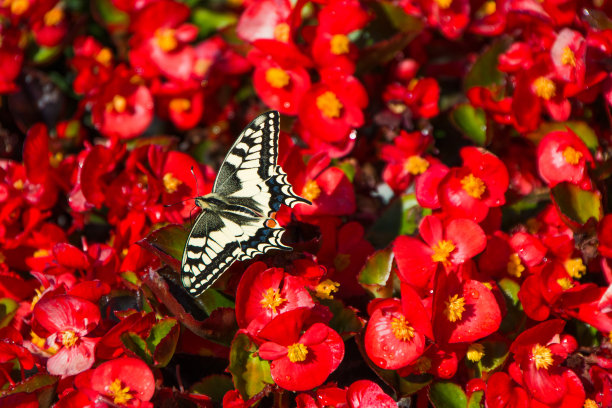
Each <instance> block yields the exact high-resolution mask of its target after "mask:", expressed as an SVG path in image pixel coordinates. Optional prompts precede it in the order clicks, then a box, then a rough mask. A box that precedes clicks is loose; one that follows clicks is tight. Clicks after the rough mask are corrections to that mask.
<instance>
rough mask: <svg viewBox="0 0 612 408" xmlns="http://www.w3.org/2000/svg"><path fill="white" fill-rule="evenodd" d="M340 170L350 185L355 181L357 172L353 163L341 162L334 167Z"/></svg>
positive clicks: (350, 161) (348, 161)
mask: <svg viewBox="0 0 612 408" xmlns="http://www.w3.org/2000/svg"><path fill="white" fill-rule="evenodd" d="M336 167H338V168H339V169H340V170H342V171H343V172H344V174H345V175H346V177H347V178H348V179H349V181H350V182H351V183H352V182H353V180H355V173H356V172H357V169H356V166H355V162H354V161H352V160H343V161H342V162H340V163H338V164H337V165H336Z"/></svg>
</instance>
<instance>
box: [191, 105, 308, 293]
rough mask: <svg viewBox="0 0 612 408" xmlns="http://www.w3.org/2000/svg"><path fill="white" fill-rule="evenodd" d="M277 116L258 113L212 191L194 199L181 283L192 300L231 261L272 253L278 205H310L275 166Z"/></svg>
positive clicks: (278, 246)
mask: <svg viewBox="0 0 612 408" xmlns="http://www.w3.org/2000/svg"><path fill="white" fill-rule="evenodd" d="M279 123H280V119H279V114H278V112H276V111H270V112H266V113H263V114H261V115H259V116H258V117H257V118H255V120H253V121H252V122H251V123H250V124H249V125H248V126H247V127H246V128H245V129H244V130H243V131H242V133H241V134H240V136H238V139H236V142H234V145H233V146H232V147H231V149H230V150H229V152H228V153H227V156H226V157H225V160H224V161H223V163H222V164H221V167H220V168H219V173H218V174H217V178H216V179H215V184H214V186H213V189H212V192H211V193H210V194H207V195H205V196H200V197H196V199H195V203H196V205H197V206H198V207H200V208H201V209H202V211H201V212H200V214H199V215H198V216H197V218H196V220H195V222H194V224H193V227H192V228H191V231H190V233H189V237H188V238H187V241H186V243H185V249H184V250H183V260H182V262H181V281H182V282H183V286H184V287H185V289H187V291H188V292H189V294H191V295H192V296H194V297H195V296H198V295H200V294H201V293H202V292H204V291H205V290H206V289H208V288H209V287H210V286H211V285H212V284H213V282H214V281H215V280H217V279H218V278H219V276H221V274H222V273H223V272H224V271H225V270H226V269H227V268H229V267H230V265H231V264H232V263H234V262H235V261H243V260H246V259H251V258H253V257H254V256H256V255H259V254H263V253H265V252H268V251H269V250H272V249H281V250H289V251H290V250H292V248H291V247H288V246H285V245H283V244H282V243H281V241H280V237H281V235H282V233H283V231H284V230H285V229H284V228H282V227H281V226H280V225H279V224H278V222H277V221H276V220H275V219H274V217H275V215H276V212H277V211H278V210H279V209H280V206H281V204H284V205H287V206H289V207H293V206H294V205H296V204H297V203H304V204H310V201H308V200H306V199H304V198H302V197H300V196H298V195H296V194H295V193H294V192H293V187H292V186H291V184H290V183H289V181H287V174H286V173H285V172H284V171H283V169H282V168H281V167H280V166H279V165H278V164H276V160H277V156H278V132H279Z"/></svg>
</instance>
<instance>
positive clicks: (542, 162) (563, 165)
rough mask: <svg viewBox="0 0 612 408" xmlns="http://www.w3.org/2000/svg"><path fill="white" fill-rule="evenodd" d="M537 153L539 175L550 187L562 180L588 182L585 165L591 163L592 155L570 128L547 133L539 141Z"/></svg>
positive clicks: (585, 183) (579, 182) (582, 183)
mask: <svg viewBox="0 0 612 408" xmlns="http://www.w3.org/2000/svg"><path fill="white" fill-rule="evenodd" d="M537 155H538V170H539V172H540V176H541V177H542V178H543V179H544V181H546V182H547V183H548V185H549V186H550V187H554V186H555V185H557V184H558V183H561V182H564V181H567V182H570V183H573V184H579V185H582V186H588V185H589V184H590V183H589V178H588V173H587V165H589V164H592V163H593V156H591V152H589V149H587V147H586V145H585V144H584V142H583V141H582V140H580V138H579V137H578V136H576V134H575V133H574V132H572V131H571V130H569V129H568V130H567V131H557V132H550V133H548V134H547V135H546V136H544V138H543V139H542V140H541V141H540V144H539V145H538V152H537Z"/></svg>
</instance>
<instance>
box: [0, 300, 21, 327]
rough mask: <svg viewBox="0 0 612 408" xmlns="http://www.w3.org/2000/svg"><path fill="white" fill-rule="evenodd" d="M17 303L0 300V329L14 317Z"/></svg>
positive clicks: (17, 306)
mask: <svg viewBox="0 0 612 408" xmlns="http://www.w3.org/2000/svg"><path fill="white" fill-rule="evenodd" d="M18 308H19V303H17V302H15V301H14V300H13V299H10V298H2V299H0V328H1V327H6V326H8V324H9V323H10V322H11V320H13V317H15V313H17V309H18Z"/></svg>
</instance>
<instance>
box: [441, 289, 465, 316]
mask: <svg viewBox="0 0 612 408" xmlns="http://www.w3.org/2000/svg"><path fill="white" fill-rule="evenodd" d="M444 304H445V305H446V308H445V309H444V315H445V316H446V318H447V319H448V320H449V321H450V322H456V321H458V320H461V317H462V316H463V312H465V298H463V297H459V295H453V296H451V297H449V298H448V300H446V301H445V302H444Z"/></svg>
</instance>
